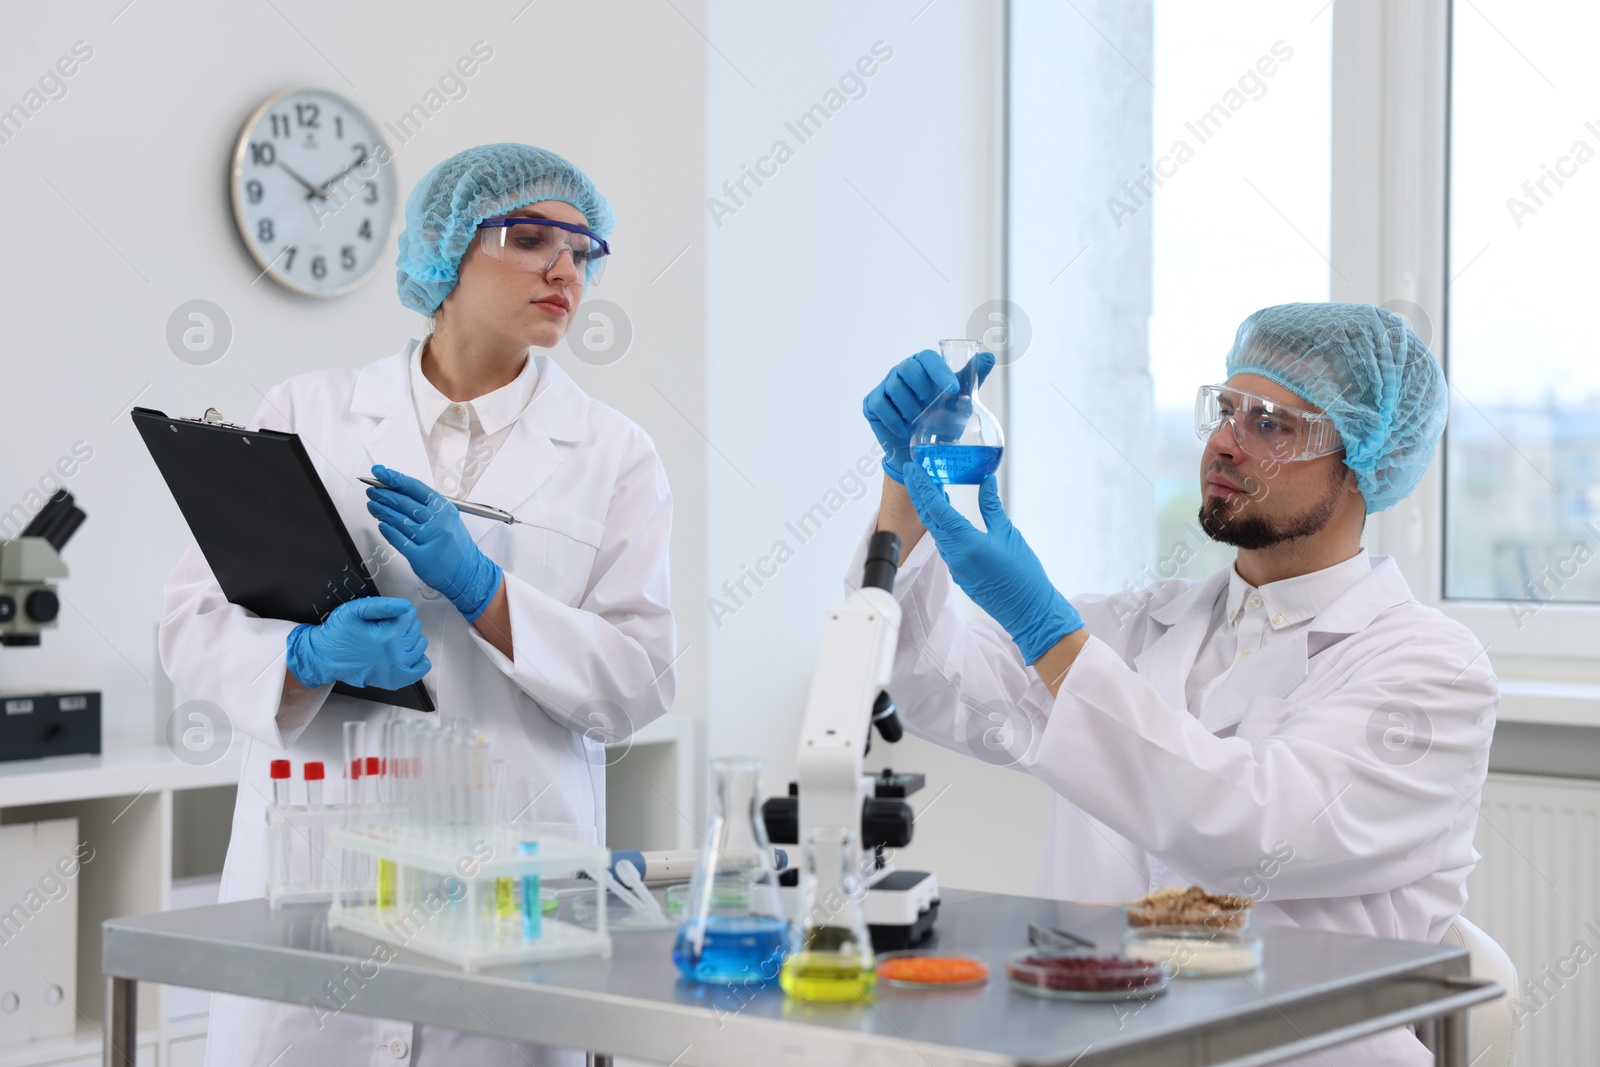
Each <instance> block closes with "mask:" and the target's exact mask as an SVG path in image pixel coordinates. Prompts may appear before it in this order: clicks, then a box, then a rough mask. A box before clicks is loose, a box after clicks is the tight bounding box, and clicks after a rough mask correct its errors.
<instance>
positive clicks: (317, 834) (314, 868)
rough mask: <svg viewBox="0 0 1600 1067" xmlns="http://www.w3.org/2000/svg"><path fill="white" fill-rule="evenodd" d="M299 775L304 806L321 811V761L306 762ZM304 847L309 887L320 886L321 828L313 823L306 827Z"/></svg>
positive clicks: (322, 868)
mask: <svg viewBox="0 0 1600 1067" xmlns="http://www.w3.org/2000/svg"><path fill="white" fill-rule="evenodd" d="M301 774H303V775H304V776H305V780H306V804H307V806H309V807H310V808H311V810H312V811H313V812H319V811H321V810H322V779H323V774H324V768H323V766H322V761H321V760H307V761H306V763H305V766H304V767H303V768H301ZM306 847H307V850H308V853H309V858H310V860H311V864H310V866H309V867H308V868H307V870H309V871H310V872H311V881H310V884H311V885H321V884H322V883H323V882H325V881H327V878H326V877H325V874H326V871H325V864H326V862H327V860H326V858H325V857H324V856H323V842H322V827H321V825H319V824H316V823H313V824H312V825H310V826H309V827H307V833H306Z"/></svg>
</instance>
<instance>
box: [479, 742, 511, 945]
mask: <svg viewBox="0 0 1600 1067" xmlns="http://www.w3.org/2000/svg"><path fill="white" fill-rule="evenodd" d="M505 791H506V761H505V760H503V759H497V760H494V761H492V762H490V764H489V802H488V804H487V805H486V809H487V811H486V814H487V815H488V818H487V819H486V820H485V831H486V832H485V834H484V836H485V837H487V838H488V839H489V840H490V841H492V842H498V841H499V840H500V838H501V836H502V832H501V829H500V820H502V819H503V818H505V814H504V812H503V811H502V808H503V806H504V804H505ZM494 914H495V919H496V920H500V919H512V918H515V917H516V914H517V900H516V884H515V883H514V882H513V881H512V880H511V879H510V878H508V877H500V878H496V879H495V880H494ZM497 925H498V922H497Z"/></svg>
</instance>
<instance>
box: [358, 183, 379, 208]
mask: <svg viewBox="0 0 1600 1067" xmlns="http://www.w3.org/2000/svg"><path fill="white" fill-rule="evenodd" d="M361 185H362V187H363V188H365V189H366V191H367V195H366V196H363V197H362V198H361V199H362V201H363V202H364V203H368V204H376V203H377V202H378V186H377V183H375V182H362V183H361Z"/></svg>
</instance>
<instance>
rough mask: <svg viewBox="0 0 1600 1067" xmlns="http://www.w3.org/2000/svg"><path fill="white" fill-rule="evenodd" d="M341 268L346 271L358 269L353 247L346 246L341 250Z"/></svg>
mask: <svg viewBox="0 0 1600 1067" xmlns="http://www.w3.org/2000/svg"><path fill="white" fill-rule="evenodd" d="M339 266H341V267H343V268H344V269H345V270H355V269H356V250H355V246H353V245H345V246H344V247H343V248H341V249H339Z"/></svg>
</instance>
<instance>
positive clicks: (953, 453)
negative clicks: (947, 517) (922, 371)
mask: <svg viewBox="0 0 1600 1067" xmlns="http://www.w3.org/2000/svg"><path fill="white" fill-rule="evenodd" d="M982 347H983V346H982V344H981V342H978V341H973V340H967V339H950V340H945V341H940V342H939V354H940V355H941V356H942V357H944V361H945V363H946V364H947V365H948V366H949V368H950V369H951V370H953V371H955V374H956V381H957V382H958V383H959V384H960V387H961V391H960V392H958V393H957V394H956V395H954V396H948V395H946V396H941V397H940V398H939V399H938V400H936V401H934V402H933V403H932V404H930V405H929V406H928V409H927V410H926V411H924V412H923V413H922V414H921V415H919V416H918V417H917V421H916V424H915V425H914V426H912V428H911V458H912V459H913V460H915V461H916V462H918V463H920V464H922V469H923V470H925V471H927V472H928V476H929V477H931V478H932V479H933V480H934V481H936V482H942V483H944V484H945V485H977V484H978V483H980V482H982V481H983V479H984V478H985V476H987V475H990V474H993V473H994V472H995V471H996V470H997V469H998V468H999V466H1000V455H1001V453H1002V452H1004V451H1005V445H1006V439H1005V434H1003V433H1002V432H1001V431H1000V422H999V420H998V419H996V418H995V417H994V413H993V412H991V411H990V410H989V409H988V408H986V407H984V406H983V402H982V401H980V400H979V399H978V364H977V361H976V360H977V355H978V352H979V350H980V349H981V348H982Z"/></svg>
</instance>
